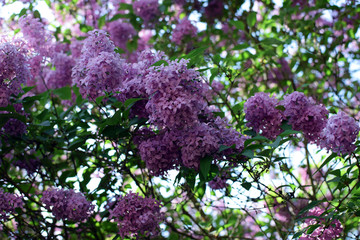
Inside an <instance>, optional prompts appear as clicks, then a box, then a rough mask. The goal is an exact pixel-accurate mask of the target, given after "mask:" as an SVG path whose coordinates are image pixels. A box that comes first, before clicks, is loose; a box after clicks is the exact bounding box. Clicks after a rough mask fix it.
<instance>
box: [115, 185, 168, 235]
mask: <svg viewBox="0 0 360 240" xmlns="http://www.w3.org/2000/svg"><path fill="white" fill-rule="evenodd" d="M161 206H162V205H161V203H160V202H159V201H157V200H155V199H153V198H143V197H141V196H139V194H135V193H131V192H130V193H129V194H126V195H125V196H121V197H119V198H118V199H117V203H116V205H115V207H114V209H112V210H109V212H110V217H109V218H115V221H116V222H118V227H119V234H120V236H121V237H122V238H124V237H136V238H141V237H154V236H156V235H158V234H159V230H158V228H159V224H160V223H161V222H162V221H163V220H164V215H163V213H161V212H160V208H161Z"/></svg>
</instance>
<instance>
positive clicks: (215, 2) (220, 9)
mask: <svg viewBox="0 0 360 240" xmlns="http://www.w3.org/2000/svg"><path fill="white" fill-rule="evenodd" d="M223 13H224V2H223V1H222V0H209V3H208V6H207V7H206V8H205V16H206V18H207V20H208V22H210V23H212V22H214V19H215V18H220V17H221V16H222V15H223Z"/></svg>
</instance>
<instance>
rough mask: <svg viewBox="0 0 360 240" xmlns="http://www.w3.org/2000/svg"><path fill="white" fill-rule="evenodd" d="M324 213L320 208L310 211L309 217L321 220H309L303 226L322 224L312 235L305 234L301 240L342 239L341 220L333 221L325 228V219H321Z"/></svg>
mask: <svg viewBox="0 0 360 240" xmlns="http://www.w3.org/2000/svg"><path fill="white" fill-rule="evenodd" d="M323 213H324V210H322V209H321V208H319V207H315V208H313V209H311V210H309V212H308V214H307V216H315V217H319V218H316V219H315V218H307V219H305V222H304V224H303V226H302V227H303V228H306V227H308V226H310V225H316V224H320V226H319V227H318V228H316V229H315V230H314V231H313V232H312V233H311V234H305V233H304V234H303V235H302V236H301V237H300V238H299V240H332V239H337V238H338V237H340V234H341V233H342V231H343V227H342V225H341V223H340V221H339V220H333V221H332V222H331V223H330V224H328V225H326V226H325V219H324V218H322V217H320V216H321V215H322V214H323Z"/></svg>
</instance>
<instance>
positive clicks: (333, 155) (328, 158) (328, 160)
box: [314, 153, 337, 174]
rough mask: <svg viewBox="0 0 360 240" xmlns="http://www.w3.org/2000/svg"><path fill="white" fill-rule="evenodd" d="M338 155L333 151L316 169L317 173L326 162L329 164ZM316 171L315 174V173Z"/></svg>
mask: <svg viewBox="0 0 360 240" xmlns="http://www.w3.org/2000/svg"><path fill="white" fill-rule="evenodd" d="M336 156H337V154H336V153H332V154H331V155H330V156H328V157H327V158H326V159H325V161H324V162H323V163H322V164H321V166H320V167H319V168H318V170H316V172H315V173H317V172H318V171H319V170H320V169H322V168H323V167H324V166H325V165H326V164H328V163H329V162H330V161H331V160H332V159H334V158H335V157H336ZM315 173H314V174H315Z"/></svg>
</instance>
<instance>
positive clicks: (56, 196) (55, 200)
mask: <svg viewBox="0 0 360 240" xmlns="http://www.w3.org/2000/svg"><path fill="white" fill-rule="evenodd" d="M41 201H42V202H43V203H44V204H45V208H46V209H47V210H49V211H51V212H52V213H53V215H54V216H55V218H56V219H68V220H72V221H76V222H79V221H83V220H85V219H87V218H89V217H90V215H91V212H92V211H93V209H94V205H92V204H91V202H89V201H87V200H86V198H85V196H84V195H83V194H82V193H76V192H75V191H74V190H72V189H70V190H63V189H55V188H53V189H49V190H46V191H44V192H43V196H42V198H41Z"/></svg>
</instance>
